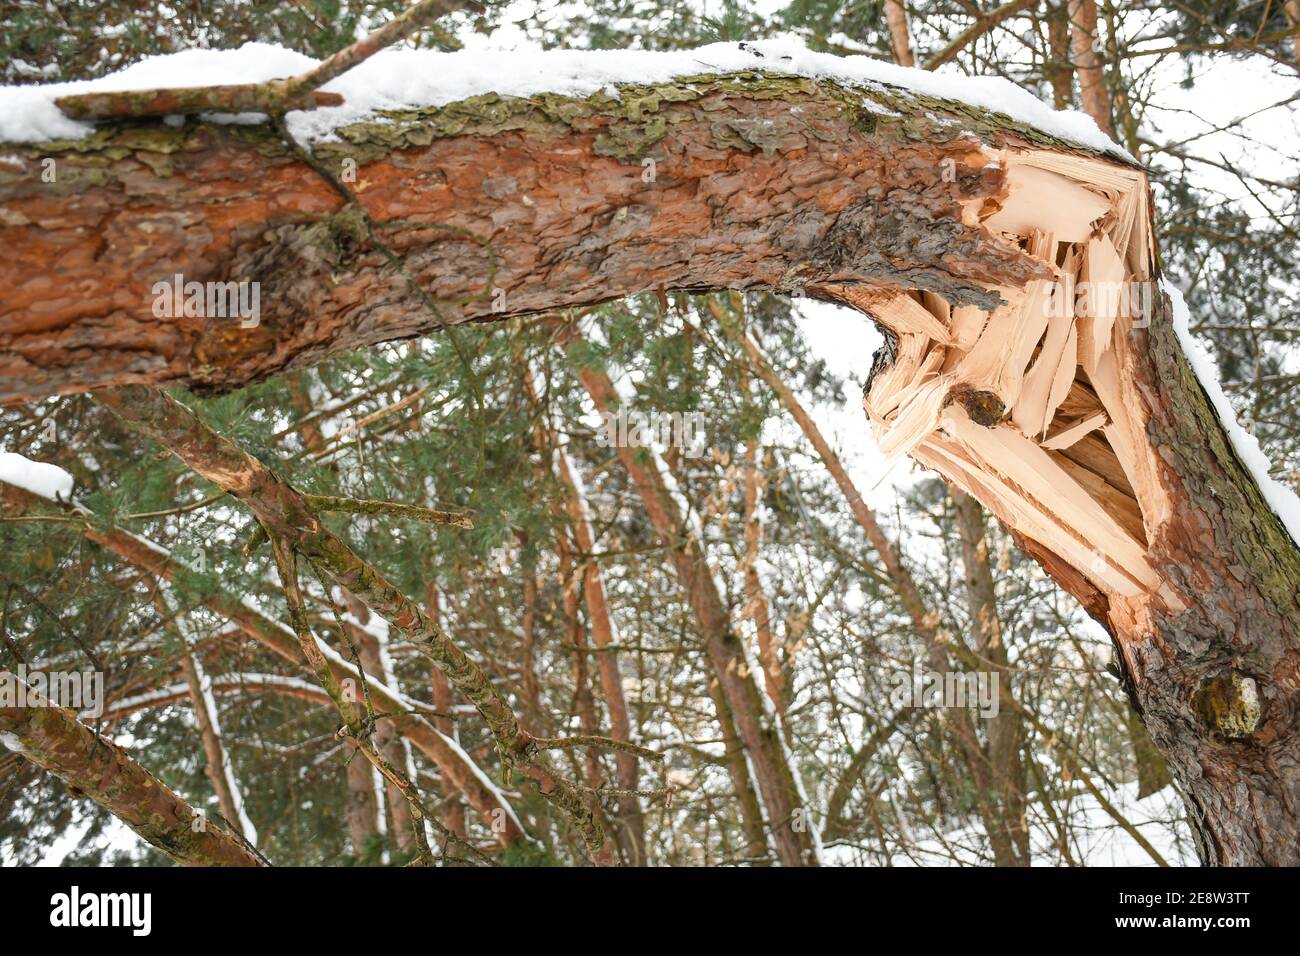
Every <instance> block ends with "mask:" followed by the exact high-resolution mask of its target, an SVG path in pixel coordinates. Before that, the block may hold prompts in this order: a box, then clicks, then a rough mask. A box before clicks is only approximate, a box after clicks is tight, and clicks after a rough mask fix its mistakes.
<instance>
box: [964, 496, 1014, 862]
mask: <svg viewBox="0 0 1300 956" xmlns="http://www.w3.org/2000/svg"><path fill="white" fill-rule="evenodd" d="M952 499H953V504H954V506H955V510H956V512H957V529H958V535H959V536H960V538H961V551H962V566H963V569H964V570H965V572H966V575H965V576H966V603H967V607H968V608H969V609H970V620H971V624H972V637H974V639H975V653H976V654H978V655H979V660H980V664H981V667H982V668H983V669H986V670H989V671H991V672H993V673H995V674H997V676H998V680H999V682H1000V683H1004V684H1007V685H1008V686H1010V681H1011V676H1012V671H1011V668H1010V666H1009V661H1008V658H1007V646H1006V644H1005V643H1003V641H1002V623H1001V621H1000V620H999V618H998V604H997V589H996V585H995V583H994V579H993V567H992V562H990V560H989V545H988V538H987V536H986V529H985V524H984V509H983V508H981V507H980V504H979V502H978V501H976V500H975V499H974V498H972V497H971V496H970V495H968V494H966V493H965V492H962V491H958V490H956V489H954V490H953V493H952ZM1024 742H1025V733H1024V727H1023V726H1021V723H1020V715H1019V714H1018V713H1016V711H1014V710H999V712H998V714H997V715H996V716H994V717H991V718H989V721H988V745H987V753H988V757H987V759H988V763H989V770H990V777H991V778H992V779H991V784H992V800H993V804H994V806H993V812H992V814H991V815H990V816H991V818H992V819H991V820H989V821H986V825H989V824H991V827H990V829H989V842H990V844H991V845H992V847H993V855H994V859H995V860H996V862H997V865H998V866H1029V863H1030V858H1029V821H1028V819H1027V817H1026V796H1025V795H1026V793H1027V791H1028V789H1029V780H1028V777H1027V776H1026V774H1025V766H1024V763H1023V762H1022V761H1021V759H1020V748H1021V747H1022V746H1024Z"/></svg>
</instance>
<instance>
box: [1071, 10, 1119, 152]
mask: <svg viewBox="0 0 1300 956" xmlns="http://www.w3.org/2000/svg"><path fill="white" fill-rule="evenodd" d="M1069 12H1070V51H1071V53H1072V54H1073V60H1074V69H1075V72H1076V73H1077V74H1078V77H1079V101H1080V102H1081V103H1082V104H1083V111H1084V112H1085V113H1087V114H1088V115H1089V116H1091V117H1092V118H1093V119H1094V120H1095V121H1096V123H1097V125H1098V126H1100V127H1101V129H1102V131H1103V132H1105V133H1110V134H1112V135H1113V132H1114V131H1113V127H1112V126H1111V122H1110V97H1109V96H1108V95H1107V93H1106V77H1105V74H1103V73H1102V69H1101V56H1100V55H1099V53H1098V50H1099V49H1100V47H1099V45H1098V37H1097V4H1096V3H1095V0H1069Z"/></svg>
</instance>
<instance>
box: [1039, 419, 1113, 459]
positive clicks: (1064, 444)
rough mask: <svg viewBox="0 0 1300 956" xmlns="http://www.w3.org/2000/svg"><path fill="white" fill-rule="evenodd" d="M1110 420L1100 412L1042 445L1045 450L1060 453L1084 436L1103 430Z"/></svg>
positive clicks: (1060, 432) (1064, 429)
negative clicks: (1099, 429)
mask: <svg viewBox="0 0 1300 956" xmlns="http://www.w3.org/2000/svg"><path fill="white" fill-rule="evenodd" d="M1109 420H1110V419H1109V418H1107V417H1106V413H1105V412H1098V413H1097V414H1095V415H1093V416H1091V417H1090V418H1085V419H1083V420H1082V421H1078V422H1075V423H1074V424H1073V425H1070V426H1069V427H1067V428H1063V429H1061V430H1060V431H1059V432H1057V433H1056V434H1055V435H1052V436H1051V437H1050V438H1045V439H1043V441H1042V442H1041V444H1042V446H1043V447H1044V448H1048V449H1051V450H1052V451H1060V450H1061V449H1062V448H1069V447H1070V446H1071V445H1073V444H1074V443H1075V442H1077V441H1079V439H1081V438H1083V436H1084V435H1086V434H1088V432H1090V431H1094V430H1096V429H1098V428H1101V427H1102V426H1103V425H1105V424H1106V423H1107V422H1108V421H1109Z"/></svg>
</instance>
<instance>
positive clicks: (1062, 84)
mask: <svg viewBox="0 0 1300 956" xmlns="http://www.w3.org/2000/svg"><path fill="white" fill-rule="evenodd" d="M1047 55H1048V63H1047V66H1046V69H1045V70H1044V72H1045V73H1046V74H1047V79H1048V82H1050V83H1051V84H1052V103H1053V105H1054V106H1055V107H1056V108H1057V109H1058V110H1065V109H1069V108H1070V105H1071V104H1072V103H1073V102H1074V62H1073V61H1072V60H1071V59H1070V9H1069V0H1055V2H1054V3H1053V4H1052V5H1051V6H1050V7H1049V8H1048V11H1047Z"/></svg>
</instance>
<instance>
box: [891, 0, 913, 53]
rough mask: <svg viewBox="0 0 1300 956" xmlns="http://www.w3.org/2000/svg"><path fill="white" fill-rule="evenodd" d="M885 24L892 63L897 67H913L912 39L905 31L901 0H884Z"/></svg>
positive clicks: (904, 17) (904, 14)
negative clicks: (891, 52)
mask: <svg viewBox="0 0 1300 956" xmlns="http://www.w3.org/2000/svg"><path fill="white" fill-rule="evenodd" d="M885 22H886V23H888V24H889V41H890V46H892V47H893V50H894V62H895V63H897V64H898V65H899V66H914V65H915V61H914V60H913V59H912V38H911V36H910V35H909V33H908V30H907V10H906V9H904V7H903V0H885Z"/></svg>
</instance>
